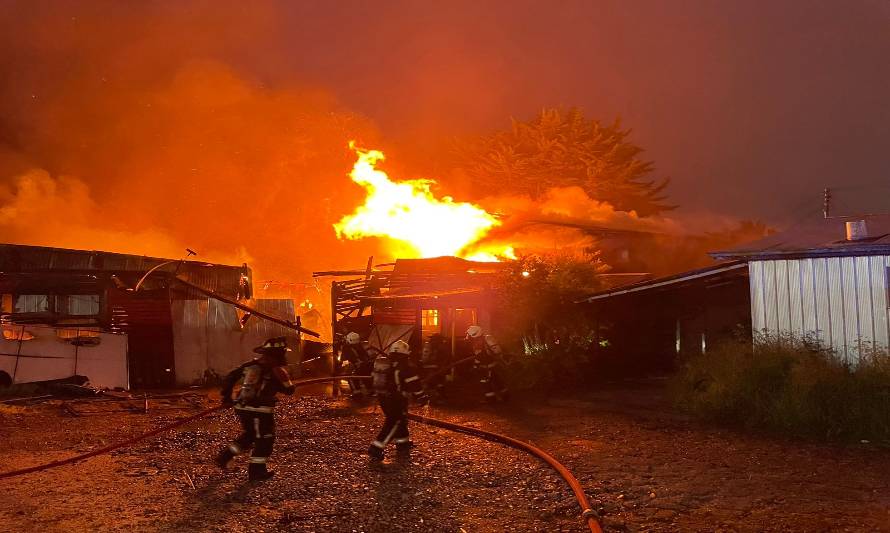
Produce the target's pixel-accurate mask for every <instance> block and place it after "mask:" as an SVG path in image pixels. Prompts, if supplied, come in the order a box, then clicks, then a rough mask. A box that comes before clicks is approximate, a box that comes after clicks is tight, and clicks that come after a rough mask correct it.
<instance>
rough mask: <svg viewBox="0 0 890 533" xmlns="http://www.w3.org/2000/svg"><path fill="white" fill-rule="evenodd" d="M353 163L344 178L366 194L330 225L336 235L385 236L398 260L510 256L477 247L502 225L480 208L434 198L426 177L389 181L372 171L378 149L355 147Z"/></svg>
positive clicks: (381, 157) (506, 251) (500, 250)
mask: <svg viewBox="0 0 890 533" xmlns="http://www.w3.org/2000/svg"><path fill="white" fill-rule="evenodd" d="M349 147H350V148H351V149H353V150H355V153H356V155H357V156H358V160H357V161H356V162H355V165H354V166H353V167H352V171H351V172H350V173H349V177H350V178H352V181H354V182H355V183H357V184H359V185H361V186H362V187H364V188H365V190H366V191H367V198H366V199H365V203H364V205H361V206H359V207H358V208H357V209H356V210H355V212H353V213H352V214H351V215H347V216H345V217H343V219H342V220H340V222H338V223H337V224H334V229H335V230H336V231H337V237H339V238H341V239H342V238H346V239H362V238H365V237H384V238H386V239H388V240H389V242H390V243H391V245H392V249H391V252H392V253H393V254H394V255H396V256H397V257H404V258H422V257H440V256H446V255H452V256H457V257H463V258H465V259H470V260H474V261H498V260H499V259H500V258H510V259H512V258H515V254H514V253H513V249H512V247H509V246H499V247H493V248H491V247H487V246H485V247H480V246H479V245H478V244H477V243H479V241H480V240H482V239H483V238H484V237H485V236H486V235H487V234H488V232H489V231H490V230H491V229H492V228H495V227H497V226H499V225H500V224H501V223H500V221H499V220H498V219H497V218H496V217H494V216H493V215H491V214H490V213H488V212H487V211H485V210H484V209H482V208H481V207H479V206H476V205H473V204H470V203H466V202H456V201H454V199H453V198H451V197H448V196H444V197H442V198H441V199H440V198H436V197H435V196H434V195H433V193H432V191H431V190H430V187H431V186H432V185H433V184H435V181H433V180H428V179H416V180H405V181H400V182H394V181H392V180H390V179H389V176H387V175H386V172H384V171H382V170H380V169H378V168H376V167H377V163H379V162H380V161H383V160H384V155H383V152H381V151H379V150H362V149H359V148H356V147H355V143H354V142H350V143H349Z"/></svg>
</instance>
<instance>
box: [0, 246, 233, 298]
mask: <svg viewBox="0 0 890 533" xmlns="http://www.w3.org/2000/svg"><path fill="white" fill-rule="evenodd" d="M170 261H177V262H178V260H177V259H166V258H162V257H148V256H140V255H129V254H119V253H114V252H101V251H96V250H70V249H67V248H48V247H43V246H27V245H21V244H0V272H6V273H38V272H54V273H58V272H78V273H90V272H111V273H115V272H117V273H123V272H133V273H145V272H147V271H149V270H150V269H152V268H153V267H156V266H158V265H160V264H162V263H166V262H170ZM177 268H178V271H177V275H178V276H179V277H181V278H183V279H185V280H187V281H189V282H191V283H193V284H195V285H199V286H201V287H204V288H206V289H207V290H210V291H214V292H219V293H222V294H227V295H232V296H236V295H239V294H241V292H242V287H241V276H242V274H245V275H247V276H250V271H249V269H248V268H246V265H244V266H233V265H220V264H214V263H206V262H203V261H183V262H182V264H181V265H177V264H176V263H173V264H171V265H170V266H169V267H163V268H162V269H160V270H159V271H163V272H173V271H174V270H177Z"/></svg>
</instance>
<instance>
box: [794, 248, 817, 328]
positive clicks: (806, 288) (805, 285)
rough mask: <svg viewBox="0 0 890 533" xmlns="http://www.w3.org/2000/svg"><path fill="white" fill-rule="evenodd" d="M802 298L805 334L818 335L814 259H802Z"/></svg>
mask: <svg viewBox="0 0 890 533" xmlns="http://www.w3.org/2000/svg"><path fill="white" fill-rule="evenodd" d="M798 265H799V267H800V299H801V310H800V312H801V327H802V330H803V334H804V335H818V333H817V331H816V330H817V329H818V325H817V324H818V315H817V311H816V288H815V287H814V286H813V260H812V259H801V260H800V261H798Z"/></svg>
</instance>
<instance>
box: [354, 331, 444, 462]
mask: <svg viewBox="0 0 890 533" xmlns="http://www.w3.org/2000/svg"><path fill="white" fill-rule="evenodd" d="M410 354H411V348H410V347H409V346H408V343H407V342H405V341H403V340H398V341H396V342H394V343H393V344H392V346H390V348H389V351H388V353H386V354H381V355H378V356H377V358H376V359H375V360H374V370H373V372H372V373H371V376H372V377H373V380H372V381H373V387H374V392H375V393H377V399H378V401H379V402H380V409H381V410H382V411H383V415H384V416H385V417H386V420H385V421H384V422H383V427H382V428H381V429H380V433H378V434H377V439H376V440H374V442H372V443H371V446H370V447H369V448H368V455H370V456H371V458H372V459H374V460H378V461H379V460H382V459H383V451H384V449H385V448H386V445H387V444H389V442H390V441H392V442H394V443H395V445H396V450H397V451H399V452H407V451H409V450H410V449H411V448H412V447H413V446H414V444H413V443H412V442H411V439H410V438H409V437H408V398H409V396H413V397H414V399H415V401H417V402H418V403H421V404H425V403H427V402H428V401H429V399H428V397H427V396H426V393H425V392H424V390H423V384H422V382H421V381H420V376H419V375H418V374H417V370H416V368H415V367H414V365H412V364H411V361H410V359H409V357H408V356H409V355H410Z"/></svg>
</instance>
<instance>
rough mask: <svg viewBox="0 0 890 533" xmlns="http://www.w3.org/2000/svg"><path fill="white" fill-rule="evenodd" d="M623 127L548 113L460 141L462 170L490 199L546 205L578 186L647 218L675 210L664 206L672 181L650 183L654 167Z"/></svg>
mask: <svg viewBox="0 0 890 533" xmlns="http://www.w3.org/2000/svg"><path fill="white" fill-rule="evenodd" d="M630 132H631V130H629V129H621V124H620V122H619V121H617V120H616V121H615V122H614V123H613V124H611V125H609V126H603V125H601V124H600V123H599V122H598V121H596V120H589V119H587V118H585V117H584V114H583V113H582V112H581V111H580V110H579V109H575V108H572V109H568V110H561V109H544V110H543V111H541V113H540V114H539V115H538V116H537V117H535V118H533V119H532V120H529V121H525V122H523V121H518V120H515V119H514V120H513V125H512V128H510V130H508V131H501V132H496V133H494V134H491V135H487V136H482V137H477V138H473V139H470V140H465V141H458V142H457V143H456V148H455V156H456V158H455V166H456V167H457V168H459V169H460V170H462V171H463V172H465V173H466V174H467V176H468V177H470V178H472V179H473V184H474V188H475V190H477V191H481V192H484V193H487V192H490V191H505V192H511V193H518V194H526V195H529V196H531V197H532V198H534V199H537V198H540V197H541V196H543V195H544V193H545V192H546V191H547V190H548V189H550V188H552V187H571V186H578V187H581V188H582V189H584V191H586V192H587V194H588V195H589V196H590V197H591V198H592V199H594V200H598V201H601V202H608V203H609V204H611V205H612V206H613V207H615V209H617V210H619V211H636V212H637V214H639V215H640V216H647V215H652V214H656V213H659V212H662V211H666V210H670V209H673V207H674V206H670V205H666V204H665V203H664V200H665V196H664V195H663V191H664V189H665V187H667V185H668V183H669V180H668V179H663V180H660V181H658V182H656V181H652V180H647V179H646V177H647V176H648V175H649V174H650V173H651V172H652V170H653V168H654V167H653V164H652V163H651V162H649V161H643V160H641V159H640V158H639V156H640V154H641V153H642V152H643V149H642V148H640V147H639V146H636V145H635V144H633V143H631V142H630V141H628V140H627V138H628V136H629V135H630Z"/></svg>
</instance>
